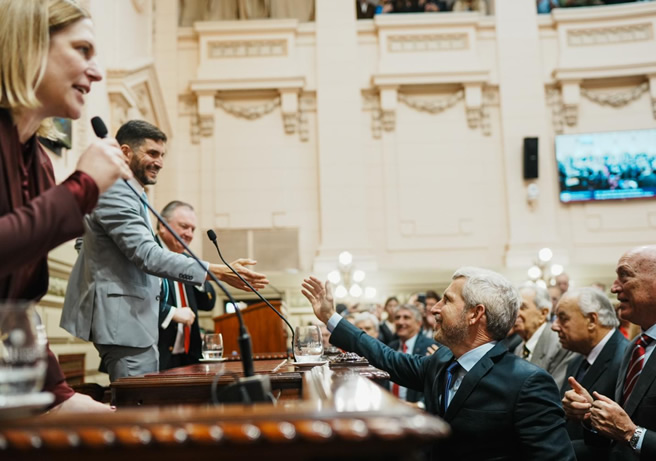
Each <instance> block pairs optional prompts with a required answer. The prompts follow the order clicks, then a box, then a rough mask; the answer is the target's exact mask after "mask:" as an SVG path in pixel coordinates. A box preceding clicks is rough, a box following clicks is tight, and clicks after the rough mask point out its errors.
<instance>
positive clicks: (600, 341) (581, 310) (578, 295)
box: [551, 287, 628, 461]
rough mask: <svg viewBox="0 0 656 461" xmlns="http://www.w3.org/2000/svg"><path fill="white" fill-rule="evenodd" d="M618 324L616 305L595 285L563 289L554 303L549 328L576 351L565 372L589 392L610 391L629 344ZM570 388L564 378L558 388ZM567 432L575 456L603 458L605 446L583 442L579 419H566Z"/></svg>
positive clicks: (562, 341)
mask: <svg viewBox="0 0 656 461" xmlns="http://www.w3.org/2000/svg"><path fill="white" fill-rule="evenodd" d="M619 324H620V322H619V320H618V319H617V315H616V314H615V309H614V308H613V306H612V305H611V303H610V301H609V300H608V298H607V297H606V295H604V294H603V293H602V292H601V291H599V290H598V289H596V288H591V287H588V288H579V289H575V290H573V291H571V290H570V291H568V292H567V293H565V294H564V295H563V297H562V298H561V299H560V301H559V302H558V305H557V307H556V320H555V321H554V323H553V325H552V326H551V329H552V330H553V331H555V332H556V333H558V337H559V338H560V344H561V345H562V346H563V348H564V349H567V350H570V351H573V352H577V354H576V357H575V358H574V360H572V361H571V362H570V364H569V366H568V368H567V373H566V376H568V377H569V376H573V377H574V378H575V379H576V380H577V381H578V382H579V383H581V385H582V386H583V387H585V388H586V389H588V390H589V391H590V392H593V391H596V392H599V393H600V394H603V395H613V393H614V392H615V380H616V378H617V373H618V371H619V368H620V363H621V362H622V357H623V356H624V351H625V349H626V346H627V344H628V341H627V340H626V338H625V337H624V335H622V333H620V331H619V330H618V329H617V327H618V326H619ZM570 389H571V386H570V384H569V382H567V381H566V382H565V384H564V385H563V387H562V388H561V390H560V394H561V396H562V395H564V394H565V392H567V391H568V390H570ZM567 433H568V434H569V437H570V439H571V440H572V445H573V446H574V451H575V453H576V459H577V460H579V461H584V460H590V461H592V460H599V459H603V458H605V456H606V455H605V454H604V451H605V450H604V449H600V448H599V447H594V446H589V445H586V444H585V442H584V441H583V437H584V432H583V426H582V425H581V423H580V421H578V420H569V421H568V422H567Z"/></svg>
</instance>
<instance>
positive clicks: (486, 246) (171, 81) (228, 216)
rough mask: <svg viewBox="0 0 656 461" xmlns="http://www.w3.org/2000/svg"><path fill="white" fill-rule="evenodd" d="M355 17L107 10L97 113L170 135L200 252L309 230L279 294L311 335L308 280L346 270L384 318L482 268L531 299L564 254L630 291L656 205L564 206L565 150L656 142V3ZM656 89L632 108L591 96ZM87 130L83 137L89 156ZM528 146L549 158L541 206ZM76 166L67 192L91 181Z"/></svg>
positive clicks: (153, 7)
mask: <svg viewBox="0 0 656 461" xmlns="http://www.w3.org/2000/svg"><path fill="white" fill-rule="evenodd" d="M352 3H353V2H352V1H351V0H316V12H317V14H316V18H317V19H316V21H315V22H314V23H306V24H298V23H297V22H296V21H293V20H271V21H252V22H246V21H244V22H216V23H197V24H195V25H194V27H190V28H178V27H177V4H178V2H177V1H176V0H158V1H157V2H154V3H152V2H148V1H144V2H134V1H132V2H130V1H127V0H122V1H115V2H111V3H110V2H101V1H98V0H93V1H90V4H91V5H92V10H93V13H94V16H95V17H96V18H99V17H102V18H107V19H108V21H107V23H103V25H102V26H100V27H98V32H99V33H98V41H99V48H100V50H101V52H105V55H106V57H104V58H103V59H104V60H105V63H106V66H107V69H108V72H109V73H110V74H112V72H114V73H113V74H112V75H114V80H113V82H112V83H111V85H108V86H107V87H105V88H103V87H102V86H101V87H100V90H101V91H99V93H100V95H99V96H94V98H96V99H94V100H93V102H94V103H96V102H97V103H98V104H97V105H96V104H93V108H94V110H95V109H96V108H97V107H98V108H100V109H101V110H103V111H104V112H111V113H112V120H115V121H117V122H119V121H121V120H124V119H125V118H126V117H129V116H135V115H139V114H142V115H143V116H146V117H150V119H152V120H154V121H155V122H156V123H158V124H160V125H165V126H166V129H167V130H168V132H169V133H170V134H171V141H170V143H169V155H168V158H167V160H166V167H165V169H164V170H163V172H162V175H161V179H160V182H159V184H158V185H157V187H156V188H155V191H154V192H153V194H152V195H153V197H154V200H155V203H156V205H157V206H158V207H159V208H161V207H162V206H163V205H164V204H165V203H167V202H168V201H169V200H172V199H182V200H186V201H189V202H191V203H193V204H194V205H195V206H196V208H197V210H198V215H199V220H200V228H199V231H198V233H197V237H196V239H195V241H194V244H193V248H194V249H196V250H197V251H199V252H200V251H201V248H202V245H201V242H202V240H203V239H204V238H206V237H205V231H206V230H207V229H208V228H218V229H219V230H221V229H232V230H235V229H280V228H297V229H298V230H299V242H298V250H299V267H297V268H290V269H294V270H292V271H277V272H268V275H269V278H270V279H271V280H272V282H273V283H274V284H275V285H276V287H277V288H278V289H280V290H282V291H284V292H285V294H286V304H287V310H288V312H289V313H290V314H291V315H292V317H293V322H294V323H298V322H302V321H306V320H308V319H309V318H310V316H311V314H310V311H309V307H308V306H307V304H306V303H305V301H304V299H303V298H302V296H301V295H300V292H299V290H298V287H299V284H300V280H301V278H302V277H303V276H304V275H306V274H309V273H315V274H317V275H318V276H320V277H324V276H325V275H326V273H327V272H328V270H330V269H332V268H333V267H334V266H335V260H336V257H337V255H338V253H339V252H340V251H342V250H349V251H351V252H352V253H353V254H354V256H355V258H356V264H357V265H358V267H360V268H364V269H366V270H367V271H368V274H369V275H368V279H367V281H368V283H369V284H373V285H374V286H377V288H378V293H379V298H381V299H382V298H383V297H385V296H386V295H389V294H396V293H400V294H409V293H410V292H412V291H415V290H423V289H427V288H433V289H437V290H441V289H443V288H444V287H445V286H446V284H448V280H449V277H450V274H451V273H452V272H453V270H454V269H455V268H457V267H458V266H461V265H465V264H466V265H479V266H485V267H490V268H493V269H496V270H499V271H501V272H503V273H505V274H507V275H508V276H509V277H511V278H512V279H513V280H514V281H516V282H518V283H519V282H521V281H522V280H523V279H524V277H525V271H526V269H527V267H528V266H529V265H530V264H531V263H532V262H533V259H534V258H535V256H536V252H537V250H538V249H539V248H541V247H543V246H545V245H548V246H550V247H551V248H553V249H554V252H555V259H556V260H557V261H558V262H561V263H563V264H564V265H565V266H566V270H567V272H569V273H570V274H571V276H572V278H573V282H574V283H575V284H578V285H585V284H589V283H591V282H593V281H597V280H599V281H603V282H605V283H606V284H610V282H612V279H613V269H614V264H615V262H616V260H617V258H618V257H619V255H620V254H621V253H622V252H623V251H624V250H626V249H628V248H629V247H631V246H634V245H638V244H647V243H652V242H653V234H654V230H655V228H656V213H655V212H654V211H653V210H654V204H653V203H654V202H653V201H634V202H626V203H625V202H612V203H592V204H570V205H563V204H561V203H560V202H559V201H558V185H557V170H556V162H555V158H554V151H553V143H554V137H555V135H556V134H558V133H561V132H562V133H583V132H594V131H608V130H623V129H637V128H656V121H655V118H654V117H655V113H654V110H655V109H654V107H656V102H655V101H656V62H654V61H653V56H656V38H655V34H654V23H655V22H656V4H655V3H644V4H642V3H641V4H625V5H617V6H608V7H600V8H574V9H562V10H557V11H555V12H554V13H553V14H552V15H544V16H537V15H536V14H535V10H534V6H533V2H496V8H495V15H494V16H487V17H484V16H479V15H478V14H476V13H460V14H436V15H429V14H426V15H390V16H381V17H377V18H375V19H374V20H367V21H355V20H354V18H353V16H352V15H353V5H352ZM138 7H141V8H138ZM97 22H99V21H97ZM117 31H120V33H119V34H117ZM117 35H120V37H117ZM244 50H248V52H247V53H246V52H244ZM128 61H129V63H132V62H141V61H143V62H146V63H151V64H148V65H147V66H146V67H145V70H144V71H141V70H138V69H136V68H135V65H131V66H132V67H130V65H128V64H126V62H128ZM124 67H127V68H128V69H132V70H130V72H127V73H123V74H121V73H120V72H116V71H117V70H120V69H122V68H124ZM136 67H138V66H136ZM140 72H141V73H140ZM144 72H146V73H148V72H149V73H148V74H147V75H148V76H149V77H148V78H146V79H145V81H146V82H147V94H148V96H149V98H150V99H148V100H147V101H149V104H146V105H145V107H144V104H143V101H144V99H143V98H142V99H139V94H140V93H139V89H140V88H142V87H140V86H139V85H140V84H141V83H143V81H142V82H141V83H139V82H138V81H137V80H138V78H137V77H138V76H139V75H143V74H144ZM644 82H647V83H648V87H647V90H646V92H644V93H643V94H641V95H640V96H639V97H638V98H637V99H636V100H633V101H630V102H627V103H626V104H624V105H620V107H608V106H602V105H600V104H599V103H597V102H593V101H591V100H590V99H589V98H587V97H586V96H584V95H583V92H585V90H589V91H590V92H591V93H594V94H599V93H613V94H620V95H621V94H623V93H626V92H627V91H630V90H632V89H634V88H635V87H636V86H638V85H640V84H642V83H644ZM581 89H583V92H582V90H581ZM103 91H104V93H103ZM108 95H109V98H108ZM121 98H123V99H121ZM108 100H109V107H108V106H107V104H108V102H107V101H108ZM421 105H423V106H424V107H428V108H433V109H435V108H438V107H441V108H443V110H441V111H440V110H435V111H434V112H435V113H429V112H427V111H425V110H423V111H422V110H418V107H419V106H421ZM103 108H104V109H103ZM119 109H120V110H119ZM246 112H250V114H251V115H252V118H251V119H248V118H245V117H243V116H238V114H239V113H241V114H242V115H244V114H245V113H246ZM86 126H87V125H86V122H85V123H81V124H79V125H76V133H78V131H80V132H81V135H80V138H81V139H82V140H84V139H85V133H86V135H88V130H86ZM115 128H116V127H114V129H115ZM528 136H538V137H539V138H540V165H539V167H540V178H539V179H537V180H536V181H535V182H536V183H537V185H538V186H539V190H540V195H539V198H538V199H537V201H535V202H533V203H529V202H528V200H527V192H526V188H527V186H528V182H527V181H525V180H523V178H522V140H523V138H524V137H528ZM77 145H78V146H79V144H77ZM60 163H61V164H60V165H58V172H59V173H60V176H63V173H64V172H66V171H69V170H70V169H72V165H73V163H71V162H70V161H68V162H67V161H66V160H62V161H61V162H60ZM254 256H255V257H257V254H255V255H254ZM69 257H70V254H69ZM263 269H266V267H264V268H263ZM64 272H65V271H64ZM267 293H268V294H272V293H273V291H271V290H269V291H267ZM53 304H55V305H56V302H55V303H53ZM204 321H205V322H207V321H208V320H207V319H206V320H204Z"/></svg>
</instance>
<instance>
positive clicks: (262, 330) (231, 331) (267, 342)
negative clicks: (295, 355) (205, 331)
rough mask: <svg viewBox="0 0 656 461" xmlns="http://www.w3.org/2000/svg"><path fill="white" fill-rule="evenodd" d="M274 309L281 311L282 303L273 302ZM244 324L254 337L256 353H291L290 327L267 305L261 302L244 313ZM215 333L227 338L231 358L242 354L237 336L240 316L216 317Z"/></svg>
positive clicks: (226, 350) (225, 345) (225, 343)
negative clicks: (288, 350)
mask: <svg viewBox="0 0 656 461" xmlns="http://www.w3.org/2000/svg"><path fill="white" fill-rule="evenodd" d="M271 304H272V305H273V307H275V308H276V309H278V311H280V306H281V302H280V301H271ZM241 315H242V317H243V318H244V323H245V324H246V328H248V332H249V333H250V335H251V341H252V343H253V353H261V352H287V344H286V343H287V334H286V333H287V332H286V331H285V329H286V328H287V326H286V325H285V324H284V323H283V321H282V320H281V319H280V317H278V316H277V315H276V313H275V312H273V311H272V310H271V309H270V308H269V306H267V305H266V304H264V303H257V304H253V305H251V306H248V307H247V308H245V309H243V310H242V311H241ZM214 331H215V332H216V333H221V334H222V335H223V355H224V357H228V356H230V355H232V354H233V351H234V353H235V354H239V346H238V344H237V337H238V336H239V321H238V320H237V314H234V313H232V314H223V315H219V316H218V317H214Z"/></svg>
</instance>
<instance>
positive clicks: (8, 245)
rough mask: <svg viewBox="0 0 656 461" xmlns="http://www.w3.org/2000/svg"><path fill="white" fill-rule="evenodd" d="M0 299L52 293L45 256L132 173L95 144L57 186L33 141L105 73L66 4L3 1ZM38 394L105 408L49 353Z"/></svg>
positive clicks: (79, 12) (77, 110) (108, 145)
mask: <svg viewBox="0 0 656 461" xmlns="http://www.w3.org/2000/svg"><path fill="white" fill-rule="evenodd" d="M0 11H2V14H1V15H0V49H2V50H3V51H2V53H0V242H2V244H1V245H0V301H1V300H16V299H26V300H35V301H36V300H39V299H40V298H41V297H42V296H43V295H44V294H45V293H46V292H47V288H48V265H47V254H48V251H50V250H51V249H53V248H54V247H56V246H57V245H59V244H61V243H63V242H66V241H68V240H70V239H72V238H74V237H76V236H79V235H81V234H82V233H83V231H84V229H83V226H82V217H83V216H84V214H85V213H88V212H89V211H91V210H92V209H93V207H94V206H95V204H96V201H97V200H98V195H99V194H101V193H103V192H104V191H105V190H106V189H107V188H109V187H110V186H111V185H112V184H113V183H114V182H116V180H117V179H118V178H119V177H123V178H129V177H130V176H131V173H130V170H129V168H128V166H127V164H126V162H125V159H124V157H123V155H122V154H121V150H120V149H119V146H118V144H117V143H116V141H115V140H114V139H103V140H98V141H96V142H94V143H92V144H91V145H90V146H89V147H88V148H87V149H86V151H84V153H83V154H82V155H81V157H80V159H79V161H78V163H77V167H76V171H75V172H74V173H73V174H72V175H71V176H69V177H68V178H67V179H66V180H65V181H64V182H63V183H62V184H60V185H55V182H54V174H53V169H52V164H51V162H50V159H49V157H48V155H47V154H46V153H45V151H44V149H43V147H42V146H41V145H40V144H39V141H38V138H37V135H40V136H46V137H53V136H56V132H55V131H54V128H53V127H52V124H51V122H50V121H49V119H50V118H51V117H65V118H71V119H77V118H79V117H80V116H81V113H82V106H83V105H84V99H85V95H86V94H87V93H88V92H89V90H90V89H91V85H92V83H94V82H97V81H99V80H101V78H102V76H101V74H100V71H99V69H98V65H97V63H96V60H95V39H94V32H93V24H92V22H91V19H90V16H89V13H88V12H87V11H85V10H84V9H83V8H81V7H80V6H79V5H77V3H75V2H74V1H70V0H21V1H16V0H0ZM44 390H47V391H50V392H52V393H54V394H55V402H54V404H53V405H55V406H56V407H57V408H58V409H61V410H73V411H75V410H80V411H98V410H107V409H108V407H106V406H104V405H101V404H99V403H97V402H94V401H93V400H91V399H89V398H88V397H87V396H82V395H79V394H75V393H74V391H73V390H72V389H71V388H70V387H69V386H68V384H66V381H65V379H64V376H63V374H62V372H61V369H60V368H59V365H58V363H57V360H56V359H55V356H54V355H53V354H52V352H50V351H48V373H47V376H46V383H45V388H44Z"/></svg>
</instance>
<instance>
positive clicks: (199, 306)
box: [157, 200, 216, 370]
mask: <svg viewBox="0 0 656 461" xmlns="http://www.w3.org/2000/svg"><path fill="white" fill-rule="evenodd" d="M161 214H162V217H163V218H164V220H166V222H167V223H168V224H169V225H170V226H171V228H172V229H173V230H174V231H175V232H176V233H177V234H178V235H179V236H180V238H182V240H183V241H184V242H185V243H186V244H187V246H189V245H190V244H191V241H192V239H193V237H194V231H195V230H196V213H195V212H194V209H193V207H192V206H191V205H189V204H188V203H184V202H181V201H177V200H174V201H173V202H170V203H168V204H167V205H166V206H165V207H164V209H163V210H162V213H161ZM157 232H158V233H157V241H158V242H159V243H160V244H161V245H163V246H164V248H167V249H169V250H171V251H173V252H175V253H183V251H184V247H183V246H182V245H180V243H179V242H178V241H177V240H176V239H175V238H174V237H173V235H171V233H170V232H169V231H168V230H167V229H166V228H165V227H164V226H162V225H161V224H160V223H158V225H157ZM162 283H163V284H166V286H162V294H161V301H160V314H159V323H160V328H159V340H158V342H157V348H158V350H159V369H160V370H167V369H169V368H175V367H180V366H184V365H191V364H194V363H198V361H199V359H200V358H201V355H202V351H201V337H200V327H199V325H198V310H203V311H211V310H212V309H213V308H214V304H215V302H216V294H215V292H214V288H212V285H211V284H210V283H209V282H207V281H206V282H205V283H204V284H203V285H201V286H200V287H195V286H193V285H189V284H185V283H181V282H178V281H176V280H171V279H163V280H162Z"/></svg>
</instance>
